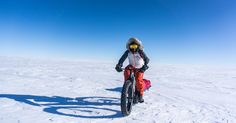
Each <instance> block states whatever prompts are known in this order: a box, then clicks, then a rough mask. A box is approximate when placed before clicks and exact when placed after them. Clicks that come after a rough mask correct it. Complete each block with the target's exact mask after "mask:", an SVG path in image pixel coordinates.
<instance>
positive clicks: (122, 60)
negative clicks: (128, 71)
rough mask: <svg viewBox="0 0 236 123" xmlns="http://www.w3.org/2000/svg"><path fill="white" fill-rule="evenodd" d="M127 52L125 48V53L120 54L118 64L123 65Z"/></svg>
mask: <svg viewBox="0 0 236 123" xmlns="http://www.w3.org/2000/svg"><path fill="white" fill-rule="evenodd" d="M128 54H129V50H126V51H125V53H124V54H123V55H122V56H121V58H120V60H119V62H118V65H121V66H123V63H124V61H125V59H126V58H127V57H128Z"/></svg>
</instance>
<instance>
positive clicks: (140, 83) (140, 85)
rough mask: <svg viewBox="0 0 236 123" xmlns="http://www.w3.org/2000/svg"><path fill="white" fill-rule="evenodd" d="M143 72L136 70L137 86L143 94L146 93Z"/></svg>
mask: <svg viewBox="0 0 236 123" xmlns="http://www.w3.org/2000/svg"><path fill="white" fill-rule="evenodd" d="M143 76H144V73H143V72H138V71H137V72H136V73H135V80H136V88H137V90H138V91H139V92H140V95H141V96H143V94H144V82H143Z"/></svg>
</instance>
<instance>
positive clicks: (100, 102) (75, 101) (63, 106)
mask: <svg viewBox="0 0 236 123" xmlns="http://www.w3.org/2000/svg"><path fill="white" fill-rule="evenodd" d="M1 98H8V99H13V100H15V101H18V102H21V103H25V104H29V105H32V106H38V107H43V111H44V112H47V113H52V114H57V115H63V116H70V117H80V118H119V117H122V114H121V112H120V111H119V110H115V109H111V108H106V107H110V106H113V105H116V106H119V105H120V99H119V98H113V97H98V96H91V97H78V98H70V97H61V96H37V95H20V94H0V99H1ZM61 110H67V111H71V110H72V111H73V112H72V113H71V112H69V113H68V112H63V111H61ZM102 111H103V112H102ZM104 111H105V112H106V113H107V112H110V113H109V114H106V115H104V114H103V113H104ZM94 112H95V113H94ZM83 113H85V114H86V115H83Z"/></svg>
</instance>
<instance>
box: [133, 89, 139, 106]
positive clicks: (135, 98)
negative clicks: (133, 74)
mask: <svg viewBox="0 0 236 123" xmlns="http://www.w3.org/2000/svg"><path fill="white" fill-rule="evenodd" d="M138 102H139V92H137V91H135V96H134V100H133V104H137V103H138Z"/></svg>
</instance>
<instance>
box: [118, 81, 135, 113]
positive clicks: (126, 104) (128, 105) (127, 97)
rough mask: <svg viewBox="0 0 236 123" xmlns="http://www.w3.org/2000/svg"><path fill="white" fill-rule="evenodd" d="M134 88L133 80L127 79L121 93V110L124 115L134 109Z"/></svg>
mask: <svg viewBox="0 0 236 123" xmlns="http://www.w3.org/2000/svg"><path fill="white" fill-rule="evenodd" d="M132 91H133V89H132V82H131V81H130V80H127V81H126V82H125V83H124V85H123V89H122V93H121V103H120V105H121V112H122V114H123V115H124V116H128V115H129V114H130V112H131V110H132V105H133V97H132V95H133V92H132Z"/></svg>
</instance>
